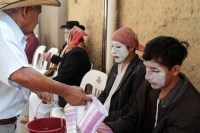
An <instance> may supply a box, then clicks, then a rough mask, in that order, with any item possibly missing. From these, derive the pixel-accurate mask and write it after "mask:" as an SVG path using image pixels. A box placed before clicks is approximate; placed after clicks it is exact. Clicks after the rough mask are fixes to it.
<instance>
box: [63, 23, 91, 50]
mask: <svg viewBox="0 0 200 133" xmlns="http://www.w3.org/2000/svg"><path fill="white" fill-rule="evenodd" d="M84 36H87V33H85V32H84V31H83V30H82V29H80V28H79V27H77V26H74V27H73V28H72V29H71V30H70V31H69V35H68V38H69V39H68V40H69V41H68V45H69V46H68V48H67V50H66V53H67V52H68V51H70V50H71V49H73V48H76V47H80V48H83V49H84V50H85V51H86V52H88V47H87V46H86V45H85V43H84V40H83V37H84Z"/></svg>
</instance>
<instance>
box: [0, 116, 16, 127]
mask: <svg viewBox="0 0 200 133" xmlns="http://www.w3.org/2000/svg"><path fill="white" fill-rule="evenodd" d="M16 120H17V117H16V116H15V117H12V118H8V119H1V120H0V125H7V124H11V123H14V122H16Z"/></svg>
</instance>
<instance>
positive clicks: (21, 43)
mask: <svg viewBox="0 0 200 133" xmlns="http://www.w3.org/2000/svg"><path fill="white" fill-rule="evenodd" d="M42 5H50V6H57V7H59V6H60V2H59V1H58V0H0V91H1V93H0V133H14V132H15V129H16V120H17V116H18V115H19V114H20V113H21V112H22V109H23V107H24V106H25V105H26V104H27V102H28V97H29V89H30V90H31V91H33V92H35V93H36V94H37V95H38V96H39V97H40V98H41V99H42V100H43V101H45V102H47V103H49V102H50V101H52V100H53V97H52V93H54V94H58V95H60V96H62V97H64V98H65V100H66V101H67V102H68V103H70V104H71V105H86V103H87V101H91V99H90V98H89V97H87V96H86V95H85V93H84V91H83V89H82V88H79V87H76V86H67V85H64V84H62V83H59V82H56V81H53V80H51V79H49V78H47V77H46V76H44V75H42V74H40V73H39V72H37V71H35V70H34V69H32V68H31V67H29V65H28V60H27V57H26V54H25V52H24V48H25V46H26V37H25V34H28V33H30V32H31V31H33V29H34V28H35V26H36V25H37V23H38V16H39V14H40V13H41V6H42ZM26 88H29V89H26ZM47 92H48V93H47Z"/></svg>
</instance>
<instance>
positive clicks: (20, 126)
mask: <svg viewBox="0 0 200 133" xmlns="http://www.w3.org/2000/svg"><path fill="white" fill-rule="evenodd" d="M25 115H28V106H26V107H25V108H24V109H23V112H22V114H21V115H20V116H19V118H18V120H17V132H16V133H29V132H28V130H27V129H26V128H25V125H26V124H24V123H21V122H20V120H21V119H22V118H23V117H24V116H25Z"/></svg>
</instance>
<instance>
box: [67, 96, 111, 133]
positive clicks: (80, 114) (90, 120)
mask: <svg viewBox="0 0 200 133" xmlns="http://www.w3.org/2000/svg"><path fill="white" fill-rule="evenodd" d="M89 96H90V97H91V98H92V100H93V102H92V103H90V102H88V103H87V105H86V106H71V105H69V104H67V105H66V106H65V109H64V110H65V117H66V127H67V133H95V132H96V130H97V128H98V127H99V125H100V123H101V122H102V121H103V120H104V119H105V117H107V116H108V112H107V110H106V109H105V108H104V106H103V105H102V104H101V102H100V101H99V100H98V99H97V98H96V97H95V96H93V95H89Z"/></svg>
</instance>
